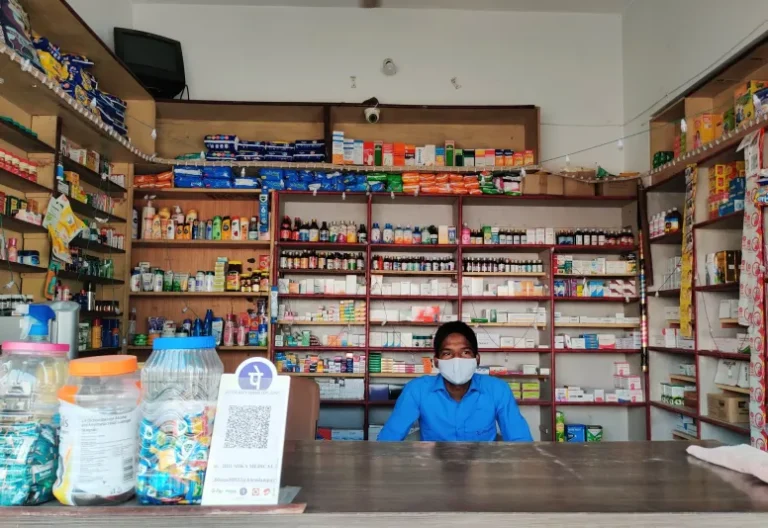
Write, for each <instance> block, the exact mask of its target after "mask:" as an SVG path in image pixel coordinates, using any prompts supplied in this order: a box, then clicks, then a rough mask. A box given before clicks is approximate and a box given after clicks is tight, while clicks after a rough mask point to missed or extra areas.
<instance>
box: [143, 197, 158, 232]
mask: <svg viewBox="0 0 768 528" xmlns="http://www.w3.org/2000/svg"><path fill="white" fill-rule="evenodd" d="M154 218H155V208H154V207H152V200H148V201H147V205H145V206H144V207H143V208H142V209H141V238H143V239H144V240H147V239H150V238H152V222H153V219H154Z"/></svg>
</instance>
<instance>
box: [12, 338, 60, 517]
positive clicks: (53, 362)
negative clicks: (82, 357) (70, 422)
mask: <svg viewBox="0 0 768 528" xmlns="http://www.w3.org/2000/svg"><path fill="white" fill-rule="evenodd" d="M68 352H69V345H61V344H52V343H31V342H25V341H6V342H4V343H3V354H2V356H0V506H23V505H34V504H41V503H43V502H47V501H49V500H51V499H52V498H53V493H52V490H53V484H54V482H55V481H56V468H57V463H58V444H59V414H58V409H59V402H58V397H57V393H58V391H59V389H60V388H61V387H62V386H63V385H64V384H65V383H66V381H67V371H68V360H67V353H68Z"/></svg>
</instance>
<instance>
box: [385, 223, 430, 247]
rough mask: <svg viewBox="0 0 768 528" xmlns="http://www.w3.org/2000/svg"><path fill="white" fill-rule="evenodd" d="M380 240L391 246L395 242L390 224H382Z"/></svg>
mask: <svg viewBox="0 0 768 528" xmlns="http://www.w3.org/2000/svg"><path fill="white" fill-rule="evenodd" d="M422 236H423V235H422ZM382 240H383V242H384V243H385V244H392V243H393V242H394V241H395V231H394V230H393V229H392V224H389V223H388V224H384V233H383V236H382Z"/></svg>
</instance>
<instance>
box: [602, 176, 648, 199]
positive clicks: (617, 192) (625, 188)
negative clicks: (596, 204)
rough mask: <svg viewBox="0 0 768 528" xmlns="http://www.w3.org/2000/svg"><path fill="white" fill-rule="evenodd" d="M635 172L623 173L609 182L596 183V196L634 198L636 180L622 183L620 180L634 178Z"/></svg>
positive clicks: (635, 194)
mask: <svg viewBox="0 0 768 528" xmlns="http://www.w3.org/2000/svg"><path fill="white" fill-rule="evenodd" d="M636 174H637V173H636V172H623V173H621V174H619V178H618V179H615V180H611V181H610V182H606V183H598V184H597V195H598V196H627V197H630V198H631V197H635V196H637V182H638V180H636V179H632V180H624V181H622V179H621V178H629V177H632V176H635V175H636Z"/></svg>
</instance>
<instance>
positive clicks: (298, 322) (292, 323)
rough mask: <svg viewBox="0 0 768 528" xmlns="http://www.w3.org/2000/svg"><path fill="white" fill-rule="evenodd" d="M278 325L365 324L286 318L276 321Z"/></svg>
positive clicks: (360, 323) (362, 324)
mask: <svg viewBox="0 0 768 528" xmlns="http://www.w3.org/2000/svg"><path fill="white" fill-rule="evenodd" d="M277 324H279V325H295V326H365V322H364V321H353V322H342V321H299V320H288V321H284V320H281V321H278V322H277Z"/></svg>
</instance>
